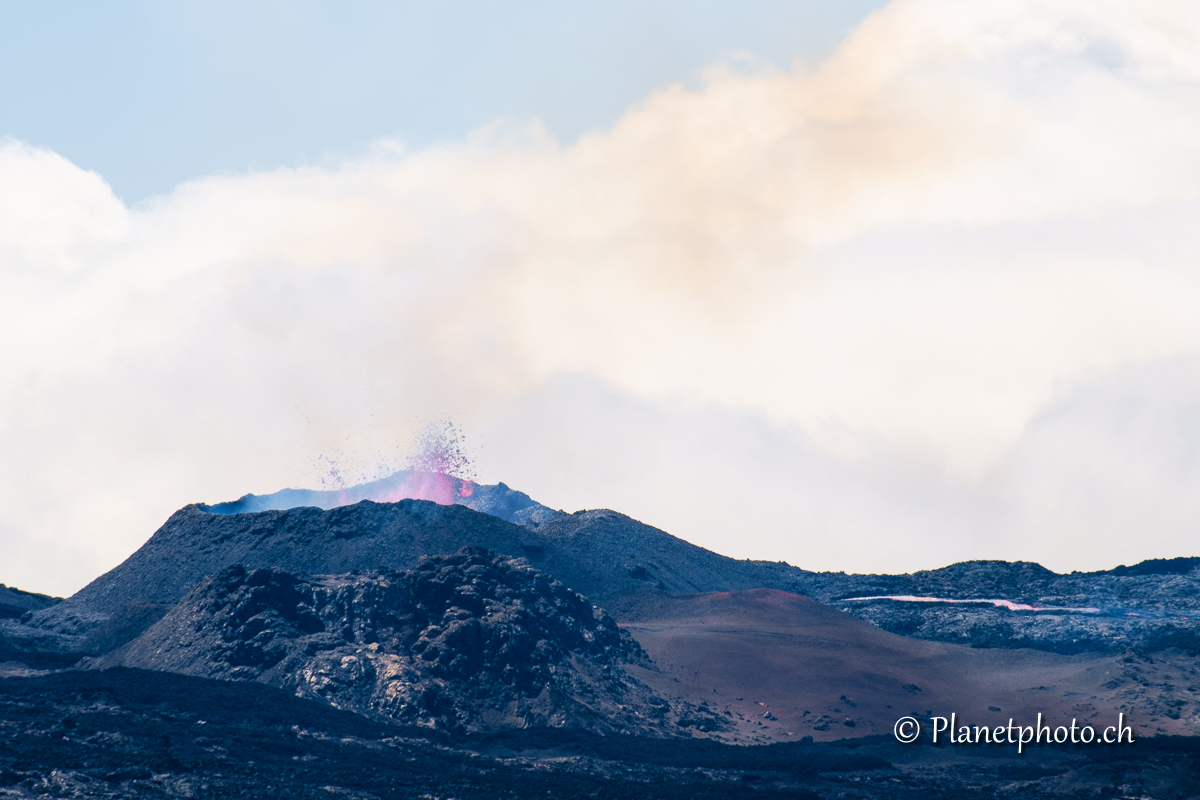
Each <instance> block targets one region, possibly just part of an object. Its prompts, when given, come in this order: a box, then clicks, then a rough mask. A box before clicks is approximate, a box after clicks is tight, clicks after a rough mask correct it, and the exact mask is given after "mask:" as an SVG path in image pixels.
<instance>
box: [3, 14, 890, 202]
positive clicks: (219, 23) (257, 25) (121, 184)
mask: <svg viewBox="0 0 1200 800" xmlns="http://www.w3.org/2000/svg"><path fill="white" fill-rule="evenodd" d="M883 5H884V3H883V2H881V1H880V0H838V1H837V2H830V0H824V1H822V0H767V1H766V2H750V3H747V2H732V1H731V0H674V1H670V2H662V1H661V0H659V1H658V2H647V1H646V0H637V1H636V2H635V0H605V1H604V2H594V1H593V0H573V1H572V2H565V3H564V2H551V0H520V1H519V2H511V1H510V2H489V1H486V0H477V1H475V2H464V0H437V2H433V1H432V0H431V1H430V2H399V1H397V0H373V1H371V2H362V1H356V2H340V3H333V2H316V1H314V0H286V1H285V0H277V1H271V0H266V1H263V2H245V0H203V2H200V1H199V0H178V1H177V2H161V0H158V1H156V2H146V1H143V2H137V1H136V0H112V1H111V2H105V3H95V2H86V1H85V0H74V2H70V1H67V2H55V3H42V2H10V1H9V0H4V2H0V75H3V76H5V78H4V79H3V80H0V135H6V136H12V137H14V138H16V139H19V140H21V141H23V142H26V143H28V144H32V145H35V146H38V147H45V148H49V149H51V150H54V151H55V152H56V153H58V154H59V155H62V156H64V157H65V158H67V159H69V160H70V161H71V162H72V163H74V164H75V165H77V166H79V167H82V168H83V169H88V170H94V171H96V172H98V173H100V175H102V176H103V177H104V179H105V181H107V182H108V184H109V185H110V186H111V187H112V189H113V191H114V193H115V194H116V195H117V197H119V198H121V199H122V200H124V201H125V202H126V203H135V202H137V201H139V200H142V199H143V198H145V197H147V196H149V195H152V194H161V193H166V192H170V191H171V190H172V189H174V188H175V186H176V184H178V183H180V182H182V181H185V180H189V179H192V178H199V177H203V176H206V175H210V174H213V173H218V172H224V173H227V172H243V171H245V170H247V169H251V168H253V169H257V170H266V169H275V168H277V167H281V166H297V165H298V164H304V163H322V162H323V161H324V160H325V159H328V158H330V157H333V158H336V157H338V156H344V155H361V154H362V153H364V152H365V150H366V147H367V145H368V144H369V143H370V142H372V141H374V140H376V139H379V138H383V137H388V138H400V139H403V140H404V141H405V142H406V143H408V144H409V145H412V146H420V147H423V146H428V145H431V144H434V143H437V142H442V141H454V140H461V139H462V138H463V137H464V136H466V135H468V134H469V133H471V132H472V131H474V130H476V129H477V128H479V127H480V126H482V125H486V124H487V123H489V122H493V121H494V120H497V119H505V120H515V121H518V122H522V123H523V122H526V121H528V120H529V119H531V118H535V117H536V118H537V119H539V120H541V121H542V122H543V123H544V124H545V125H547V126H548V127H549V128H550V130H552V131H553V132H554V134H555V135H556V136H557V137H558V138H559V140H560V141H563V142H569V141H572V140H574V139H575V138H577V137H578V136H579V135H580V134H582V133H584V132H586V131H590V130H596V129H603V128H606V127H608V126H610V125H612V123H613V122H615V121H616V120H617V119H618V118H619V117H620V116H621V114H622V113H624V111H625V110H626V109H627V108H629V106H631V105H633V104H635V103H638V102H640V101H642V100H644V99H645V98H646V97H647V96H648V95H649V94H650V93H651V92H653V91H655V90H657V89H661V88H664V87H666V86H668V85H670V84H672V83H676V82H682V83H684V84H687V85H691V86H698V85H699V73H700V71H701V70H703V69H704V68H706V67H709V66H711V65H713V64H714V63H717V62H719V61H721V60H722V59H727V58H729V57H730V56H731V55H734V54H740V53H745V54H750V55H752V57H753V58H754V59H757V60H759V61H761V62H763V63H765V64H772V65H774V66H776V67H779V68H784V69H786V68H789V67H791V65H792V64H793V62H794V61H796V60H797V59H804V60H808V61H816V60H819V59H820V58H823V57H825V56H827V55H828V54H829V53H830V52H832V51H833V49H834V48H835V47H836V46H837V44H838V43H839V42H840V41H841V40H842V38H843V37H844V36H845V34H846V32H847V31H848V30H849V29H850V28H851V27H853V26H854V25H855V24H857V23H858V22H859V21H861V19H862V18H863V17H865V16H866V15H867V13H868V12H870V11H872V10H874V9H876V8H879V7H881V6H883Z"/></svg>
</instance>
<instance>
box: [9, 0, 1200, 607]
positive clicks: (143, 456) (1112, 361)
mask: <svg viewBox="0 0 1200 800" xmlns="http://www.w3.org/2000/svg"><path fill="white" fill-rule="evenodd" d="M44 5H46V4H37V5H35V4H7V5H3V6H0V8H2V9H3V11H0V14H3V16H4V18H3V19H2V20H0V74H3V75H4V78H3V79H2V80H0V134H5V135H8V136H10V137H11V138H9V139H8V140H6V141H5V142H4V143H3V144H0V358H2V359H3V362H2V363H0V581H3V582H5V583H7V584H9V585H17V586H21V587H22V588H28V589H33V590H38V591H47V592H55V593H68V592H71V591H73V590H74V589H77V588H78V587H79V586H81V585H83V583H85V582H86V581H87V580H89V579H90V578H91V577H94V576H95V575H96V574H98V573H99V572H101V571H103V570H105V569H107V568H109V567H111V566H113V565H114V564H116V563H117V562H119V561H120V560H121V559H123V558H124V557H125V556H126V555H128V554H129V553H130V552H132V551H133V550H134V549H135V548H136V547H137V546H138V545H140V544H141V542H143V541H144V540H145V539H146V538H147V537H148V536H149V535H150V534H151V533H152V532H153V531H154V529H155V528H156V527H157V526H158V525H159V524H161V522H162V521H163V520H164V519H165V518H166V517H167V516H168V515H169V514H170V513H171V512H172V511H173V510H175V509H176V508H178V507H180V506H181V505H183V504H185V503H188V502H196V501H207V502H216V501H221V500H228V499H232V498H235V497H238V496H240V495H242V494H244V493H246V492H256V493H263V492H270V491H274V490H276V489H279V488H282V487H284V486H317V485H319V484H320V481H321V480H322V478H323V477H327V474H328V468H329V465H330V464H331V463H332V464H335V465H336V466H337V468H338V469H339V470H340V471H341V472H342V473H343V474H344V475H346V476H347V477H348V478H350V479H355V478H370V477H376V476H377V475H378V473H379V472H381V471H384V470H387V469H390V468H394V467H395V466H398V465H399V464H400V463H402V461H403V457H404V449H405V447H406V443H407V442H408V441H410V439H411V436H412V434H413V432H414V430H416V429H418V428H419V427H420V426H422V425H423V424H424V423H426V422H428V421H429V420H431V419H438V418H445V417H451V418H453V419H454V420H455V422H456V423H457V424H458V426H459V427H460V428H461V429H462V430H464V431H465V432H466V434H467V436H468V439H469V443H470V445H471V448H472V452H473V453H474V455H475V458H476V461H477V465H478V471H479V477H480V479H481V480H483V481H485V482H495V481H498V480H503V481H505V482H506V483H508V484H509V485H511V486H514V487H517V488H520V489H522V490H524V491H527V492H528V493H530V494H531V495H532V496H533V497H535V498H536V499H538V500H540V501H542V502H544V503H546V504H548V505H551V506H554V507H559V508H565V509H567V510H574V509H577V508H594V507H610V508H615V509H617V510H620V511H623V512H625V513H629V514H631V515H632V516H635V517H637V518H639V519H642V520H643V521H646V522H649V523H651V524H654V525H657V526H659V527H662V528H664V529H666V530H668V531H670V532H672V533H674V534H676V535H679V536H682V537H683V538H685V539H688V540H690V541H693V542H696V543H698V544H701V545H703V546H705V547H709V548H712V549H714V550H717V551H718V552H722V553H726V554H728V555H732V556H737V557H754V558H768V559H774V560H780V559H782V560H787V561H789V562H790V563H793V564H796V565H798V566H802V567H806V568H810V569H846V570H855V571H891V572H898V571H907V570H912V569H920V568H931V567H937V566H942V565H944V564H947V563H951V562H953V561H959V560H963V559H967V558H1006V559H1027V560H1036V561H1040V562H1042V563H1044V564H1046V565H1047V566H1049V567H1051V568H1054V569H1058V570H1071V569H1100V568H1107V567H1111V566H1113V565H1115V564H1117V563H1122V562H1124V563H1131V562H1134V561H1138V560H1141V559H1144V558H1151V557H1169V556H1178V555H1197V554H1200V545H1198V544H1197V534H1198V532H1200V313H1197V309H1198V308H1200V225H1198V224H1197V222H1198V220H1197V216H1198V212H1200V198H1198V197H1197V190H1198V187H1200V144H1198V143H1200V9H1198V8H1197V6H1196V5H1195V4H1194V3H1192V2H1190V0H1140V1H1139V2H1137V3H1134V2H1127V1H1126V2H1117V1H1116V0H1110V1H1109V2H1104V1H1103V0H1050V1H1047V0H1038V1H1037V2H1033V1H1032V0H1031V1H1030V2H1020V0H1010V1H1009V2H1003V3H1001V2H995V0H987V1H986V2H980V1H979V0H899V1H898V2H895V3H892V4H890V5H887V6H886V7H883V8H881V9H880V10H878V11H876V12H875V13H870V14H869V12H870V11H871V8H872V6H871V4H850V3H842V2H837V3H834V2H827V3H809V4H794V3H792V4H782V3H781V4H760V5H758V6H755V7H753V8H752V9H751V10H749V11H747V10H745V9H743V8H741V7H740V6H735V5H734V4H731V3H730V4H717V3H712V4H700V5H698V4H695V3H674V4H671V3H664V4H657V5H656V4H646V3H638V4H633V3H630V4H625V5H613V4H605V5H601V4H595V5H574V6H570V7H571V8H572V9H573V10H572V11H571V12H570V13H569V14H566V13H565V12H563V11H561V10H560V9H561V8H564V7H567V6H564V5H563V4H550V3H545V4H534V3H531V4H524V5H521V6H519V8H518V10H517V11H515V12H514V11H511V10H510V9H509V8H508V7H507V6H506V5H503V4H482V3H481V4H465V3H464V4H461V5H456V4H452V3H451V4H445V3H443V4H437V5H436V6H434V5H433V4H428V5H408V6H397V5H394V4H378V5H372V4H357V5H351V6H350V8H351V10H350V11H342V10H340V6H334V5H333V4H328V5H325V4H299V5H297V4H286V5H285V4H282V3H281V4H278V5H274V4H259V5H255V6H253V10H252V11H249V12H247V11H244V10H242V4H237V5H235V4H228V5H221V4H211V3H207V4H173V5H172V6H171V11H169V12H168V11H164V7H165V4H164V5H163V6H159V5H157V4H125V5H124V6H114V5H109V6H107V7H106V12H107V13H106V14H104V15H99V13H98V12H96V11H90V10H88V9H89V8H90V6H85V5H84V4H79V5H77V6H71V5H63V4H59V5H55V6H54V9H57V10H56V11H53V12H48V11H46V10H45V9H44V8H42V7H41V6H44ZM296 9H299V10H296Z"/></svg>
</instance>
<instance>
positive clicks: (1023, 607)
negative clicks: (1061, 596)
mask: <svg viewBox="0 0 1200 800" xmlns="http://www.w3.org/2000/svg"><path fill="white" fill-rule="evenodd" d="M864 600H895V601H897V602H900V603H954V604H962V603H977V604H978V603H991V604H992V605H994V606H996V607H997V608H1007V609H1008V610H1009V611H1069V612H1073V613H1076V614H1099V613H1100V611H1101V610H1100V609H1098V608H1061V607H1055V606H1031V605H1029V604H1028V603H1014V602H1013V601H1012V600H998V599H995V598H991V597H979V598H971V599H968V600H959V599H954V598H949V597H918V596H917V595H911V594H891V595H876V596H874V597H847V598H846V599H845V601H844V602H847V603H853V602H862V601H864Z"/></svg>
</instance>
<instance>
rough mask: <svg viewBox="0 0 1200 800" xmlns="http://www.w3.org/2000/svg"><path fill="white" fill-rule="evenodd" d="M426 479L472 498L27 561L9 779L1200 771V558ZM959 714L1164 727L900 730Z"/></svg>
mask: <svg viewBox="0 0 1200 800" xmlns="http://www.w3.org/2000/svg"><path fill="white" fill-rule="evenodd" d="M426 477H427V476H426ZM426 477H422V476H419V475H418V476H415V477H414V476H413V475H405V476H401V477H399V478H397V477H396V476H393V478H392V479H389V480H391V481H392V482H391V483H388V482H387V481H385V482H383V483H381V484H380V485H379V486H374V487H373V488H370V490H369V491H367V490H363V489H362V487H356V490H361V491H360V493H365V494H368V495H372V496H374V495H379V494H380V493H382V492H394V491H401V490H403V489H405V487H408V488H411V486H410V484H411V482H412V481H413V480H418V479H419V480H422V481H424V480H426ZM441 478H442V479H444V478H445V476H441ZM430 480H432V479H430ZM397 481H399V483H397ZM393 484H395V485H393ZM401 484H403V486H401ZM434 484H436V485H434ZM423 487H424V488H422V492H432V491H433V490H435V489H436V490H437V491H442V490H446V489H447V487H449V490H451V491H450V494H449V495H448V496H447V497H448V498H449V499H446V498H442V499H443V500H446V502H447V503H451V502H452V503H454V504H448V505H440V504H438V503H435V502H431V501H429V500H413V499H404V500H399V501H398V502H375V501H374V500H371V499H363V500H362V501H361V502H353V503H352V504H349V505H346V504H345V503H347V502H351V501H354V500H356V499H357V498H356V497H350V496H347V495H346V493H345V492H341V493H340V494H339V495H338V496H334V495H335V494H336V493H328V492H290V490H289V492H282V493H278V494H276V495H267V496H263V497H255V496H253V495H248V496H247V497H244V498H241V499H240V500H237V501H233V502H232V503H225V504H219V505H216V506H206V505H192V506H188V507H186V508H183V509H181V510H180V511H178V512H177V513H176V514H174V515H172V517H171V518H170V519H169V520H167V522H166V523H165V524H164V525H163V526H162V528H161V529H160V530H159V531H158V532H156V533H155V534H154V536H152V537H151V538H150V540H149V541H148V542H147V543H146V544H145V545H144V546H143V547H142V548H140V549H139V550H138V551H137V552H136V553H134V554H133V555H131V556H130V557H129V558H128V559H127V560H126V561H125V562H124V563H122V564H120V565H118V566H117V567H115V568H114V569H112V570H110V571H109V572H108V573H106V574H105V575H102V576H100V577H99V578H97V579H96V580H95V581H93V582H92V583H91V584H89V585H88V586H87V587H85V588H84V589H82V590H81V591H80V592H78V593H76V594H75V595H74V596H72V597H70V598H67V599H65V600H59V599H57V598H50V597H45V596H42V595H36V594H32V593H29V592H23V591H20V590H16V589H10V588H8V587H3V586H0V798H17V797H20V798H27V797H34V796H47V795H49V796H61V797H138V798H141V797H327V796H344V797H364V798H370V797H423V798H426V797H450V796H453V797H476V796H479V797H482V796H488V797H495V796H514V797H516V796H521V797H524V796H552V797H588V796H591V797H642V796H650V795H653V796H659V797H674V796H679V797H684V796H687V797H746V796H758V795H761V796H772V797H798V798H809V799H810V800H811V798H814V797H848V798H853V797H897V798H906V797H914V798H915V797H922V798H927V797H996V796H1011V797H1021V798H1035V799H1036V798H1043V797H1045V798H1049V797H1097V798H1099V797H1150V798H1155V799H1156V800H1157V799H1158V798H1163V799H1164V800H1165V799H1166V798H1187V797H1195V796H1200V791H1198V790H1197V780H1198V774H1200V769H1198V766H1197V764H1198V763H1200V762H1198V760H1197V758H1198V755H1197V753H1198V749H1197V745H1196V743H1197V742H1198V741H1200V737H1198V736H1197V734H1200V680H1198V676H1197V665H1196V659H1197V654H1198V653H1200V646H1198V639H1197V632H1198V631H1200V625H1198V622H1197V620H1198V619H1200V560H1198V559H1196V558H1192V557H1183V558H1177V559H1169V560H1158V561H1147V562H1142V563H1141V564H1136V565H1131V566H1119V567H1116V568H1114V569H1112V570H1107V571H1104V572H1098V573H1071V574H1067V575H1060V574H1056V573H1053V572H1050V571H1049V570H1046V569H1044V568H1042V567H1040V566H1038V565H1036V564H1028V563H1006V562H967V563H962V564H955V565H951V566H949V567H944V568H941V569H936V570H929V571H925V572H918V573H914V574H911V575H847V574H843V573H815V572H808V571H805V570H802V569H799V568H797V567H793V566H791V565H788V564H784V563H782V562H779V563H774V562H761V561H738V560H734V559H730V558H726V557H724V556H721V555H718V554H716V553H712V552H710V551H707V550H704V549H702V548H699V547H696V546H694V545H691V544H689V543H687V542H685V541H683V540H682V539H679V538H676V537H674V536H671V535H670V534H667V533H665V532H663V531H660V530H657V529H655V528H652V527H650V526H647V525H643V524H642V523H639V522H637V521H636V520H632V519H630V518H628V517H626V516H624V515H621V514H618V513H616V512H612V511H605V510H599V511H582V512H577V513H574V514H566V513H563V512H560V511H554V510H553V509H548V508H546V507H544V506H541V505H540V504H538V503H536V502H535V501H533V500H532V499H530V498H529V497H528V496H526V495H524V494H522V493H520V492H516V491H514V490H512V489H510V488H509V487H507V486H504V485H503V484H500V485H497V486H492V487H481V486H477V485H474V484H469V483H467V482H462V481H458V482H457V483H452V484H449V483H445V481H444V480H443V481H442V482H441V483H437V482H436V481H435V482H434V483H431V484H429V485H428V486H425V485H424V484H423ZM430 487H432V488H430ZM376 499H379V498H378V497H377V498H376ZM306 502H311V503H313V504H314V505H315V506H318V507H293V506H295V505H296V504H297V503H306ZM949 713H956V714H957V715H958V717H959V719H960V720H961V721H962V722H963V723H965V724H970V725H989V726H991V725H1000V724H1005V723H1007V722H1008V720H1009V719H1013V720H1015V721H1016V722H1017V724H1029V723H1032V722H1033V721H1034V719H1035V718H1036V716H1037V715H1038V714H1039V713H1040V714H1042V715H1043V716H1044V717H1045V718H1046V719H1047V720H1053V721H1061V722H1062V723H1063V724H1066V723H1068V722H1069V720H1071V719H1075V720H1078V721H1079V722H1080V724H1088V723H1092V724H1097V725H1104V724H1111V723H1112V722H1115V720H1113V719H1111V718H1112V717H1114V716H1115V715H1116V714H1125V715H1126V717H1127V720H1128V722H1129V724H1130V725H1131V726H1132V727H1133V729H1134V731H1135V733H1136V735H1137V741H1136V743H1135V744H1133V745H1125V746H1123V747H1111V748H1105V747H1100V748H1097V747H1092V748H1086V747H1080V746H1055V747H1052V748H1051V747H1043V748H1040V749H1038V750H1037V751H1036V752H1033V753H1029V752H1027V753H1025V754H1023V755H1020V756H1017V755H1015V753H1014V752H1013V751H1014V748H1011V747H1008V746H993V747H991V748H990V749H989V748H987V747H983V748H979V747H974V748H971V747H968V748H964V747H955V748H948V747H946V746H945V744H944V743H943V744H942V745H938V746H933V745H932V744H931V743H930V742H929V741H927V737H925V738H923V739H922V740H921V741H920V742H918V743H916V744H912V745H901V744H899V743H897V742H896V741H895V739H894V738H893V737H892V735H891V727H892V724H893V722H894V721H895V720H896V718H898V717H899V716H901V715H905V714H909V715H912V716H914V717H918V718H921V719H925V720H928V718H929V717H931V716H933V715H944V714H949Z"/></svg>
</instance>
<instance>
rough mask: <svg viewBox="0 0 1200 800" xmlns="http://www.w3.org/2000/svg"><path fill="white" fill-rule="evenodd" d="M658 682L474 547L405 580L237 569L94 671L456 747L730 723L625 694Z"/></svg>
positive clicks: (584, 607)
mask: <svg viewBox="0 0 1200 800" xmlns="http://www.w3.org/2000/svg"><path fill="white" fill-rule="evenodd" d="M626 665H639V666H642V667H652V664H651V662H650V661H649V659H648V657H647V656H646V654H645V653H644V652H643V651H642V649H641V647H640V646H639V645H638V644H637V642H636V641H634V640H633V639H632V638H631V637H630V636H629V634H627V633H625V632H624V631H622V630H621V629H620V628H618V627H617V625H616V623H615V622H614V621H613V619H612V618H611V617H609V616H608V615H607V614H605V613H604V612H603V611H601V610H600V609H597V608H595V607H593V606H592V604H591V602H590V601H588V600H587V599H586V598H584V597H583V596H582V595H579V594H577V593H576V592H574V591H572V590H570V589H568V588H567V587H566V586H564V585H563V584H562V583H560V582H559V581H556V580H554V579H552V578H550V577H548V576H547V575H545V574H543V573H541V572H539V571H538V570H536V569H534V568H532V567H531V566H529V564H528V563H527V562H525V561H524V560H522V559H514V558H509V557H504V556H498V555H496V554H495V553H492V552H490V551H487V550H484V549H482V548H478V547H469V548H464V549H463V550H461V551H459V552H458V553H456V554H454V555H450V556H434V557H427V558H423V559H421V561H420V562H419V563H418V565H417V566H416V568H415V569H413V570H409V571H390V570H378V571H371V572H361V573H351V574H343V575H326V576H319V577H311V578H307V579H302V578H299V577H296V576H294V575H291V574H289V573H287V572H283V571H281V570H277V569H247V568H245V567H242V566H240V565H239V566H233V567H228V568H226V569H224V570H222V571H221V572H219V573H218V574H216V575H215V576H213V577H211V578H209V579H207V580H205V581H204V582H203V583H202V584H201V585H200V586H198V587H197V588H196V589H194V590H193V591H191V592H190V593H189V594H188V595H187V596H186V597H185V598H184V599H183V600H182V601H181V602H180V603H179V604H178V605H177V606H176V607H175V608H174V609H173V610H172V611H170V612H169V613H168V614H167V615H166V616H164V617H163V618H162V619H161V620H159V621H158V622H157V623H155V624H154V625H152V626H151V627H150V628H149V629H148V630H146V631H145V632H144V633H143V634H141V635H140V636H139V637H138V638H137V639H135V640H133V641H132V642H130V643H128V644H126V645H125V646H123V647H122V648H120V649H118V650H117V651H115V652H113V653H111V654H109V655H107V656H104V657H102V658H100V659H96V660H94V661H92V662H90V663H89V666H91V667H93V668H108V667H113V666H123V667H135V668H141V669H151V670H157V671H163V672H174V673H180V674H185V675H193V676H197V677H203V678H218V679H225V680H237V681H256V682H259V683H264V684H267V685H270V686H275V687H277V688H281V689H286V690H288V691H291V692H294V693H295V694H296V695H298V696H300V697H307V698H313V699H321V700H324V701H325V702H327V703H329V704H331V705H333V706H334V707H336V708H342V709H348V710H352V711H356V712H359V713H365V714H368V715H372V716H375V717H382V718H387V719H390V720H393V721H397V722H400V723H403V724H408V725H417V726H426V727H431V728H436V729H439V730H446V731H452V732H462V731H473V730H495V729H506V728H525V727H529V726H548V727H571V728H576V729H586V730H593V731H598V732H617V731H622V732H636V733H643V734H649V735H656V736H673V735H681V734H682V733H684V732H685V731H686V730H687V729H688V728H689V727H692V726H695V725H697V724H704V725H707V726H709V727H710V728H714V729H719V728H720V726H721V725H722V720H720V719H717V718H715V717H713V718H712V719H709V717H712V715H711V714H708V713H707V712H705V711H704V710H703V709H699V708H695V707H691V706H689V705H688V704H686V703H684V704H681V703H674V704H673V703H670V702H668V701H667V700H665V699H664V698H662V697H661V696H659V695H658V694H656V693H655V692H654V691H653V690H651V689H650V688H649V687H647V686H645V685H644V684H642V683H640V682H639V681H637V680H635V679H633V678H631V677H630V676H629V675H628V674H627V673H626V672H625V671H624V670H623V667H624V666H626Z"/></svg>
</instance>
